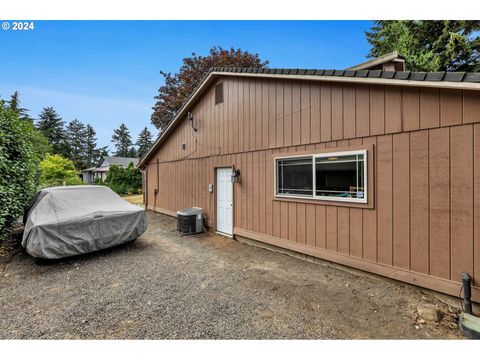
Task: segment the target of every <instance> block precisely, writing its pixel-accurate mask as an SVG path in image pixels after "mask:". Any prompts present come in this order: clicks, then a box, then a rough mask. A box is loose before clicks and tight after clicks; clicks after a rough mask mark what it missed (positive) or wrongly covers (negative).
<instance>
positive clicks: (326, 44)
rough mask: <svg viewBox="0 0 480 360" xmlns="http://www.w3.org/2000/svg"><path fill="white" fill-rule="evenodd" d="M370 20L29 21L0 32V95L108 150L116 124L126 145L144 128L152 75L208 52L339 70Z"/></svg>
mask: <svg viewBox="0 0 480 360" xmlns="http://www.w3.org/2000/svg"><path fill="white" fill-rule="evenodd" d="M371 26H372V23H371V22H370V21H34V30H28V31H13V30H11V29H9V30H0V59H1V60H0V64H1V66H0V97H1V98H2V99H5V100H8V99H9V98H10V95H11V94H12V93H13V92H14V91H19V93H20V100H21V106H22V107H24V108H27V109H29V110H30V115H31V116H32V117H34V118H37V117H38V114H39V113H40V111H41V110H42V108H43V107H46V106H53V107H54V108H55V110H56V111H57V112H58V113H59V114H60V116H62V118H63V120H65V121H66V122H69V121H71V120H73V119H75V118H76V119H78V120H80V121H82V122H83V123H86V124H91V125H92V126H93V127H94V129H95V131H96V132H97V137H98V145H99V146H109V148H110V150H113V144H112V143H111V136H112V133H113V130H114V129H115V128H117V127H118V126H119V125H120V124H121V123H122V122H123V123H125V124H126V125H127V127H128V128H129V129H130V133H131V135H132V139H133V141H134V142H135V141H136V138H137V136H138V134H139V132H140V131H141V130H142V129H143V128H144V127H145V126H147V127H148V128H149V129H150V130H151V131H152V133H153V134H154V137H156V135H157V131H156V129H155V127H154V126H153V125H151V123H150V115H151V113H152V109H151V108H152V106H153V104H154V103H155V99H154V96H155V95H156V94H157V93H158V88H159V87H160V86H161V85H162V84H163V77H162V76H161V75H160V73H159V72H160V70H163V71H166V72H172V73H175V72H177V71H178V69H179V67H180V66H181V65H182V59H183V58H185V57H188V56H190V55H191V53H192V52H195V53H196V54H198V55H205V54H208V51H209V49H210V48H211V47H212V46H222V47H224V48H230V47H235V48H241V49H242V50H247V51H249V52H252V53H258V54H259V55H260V57H261V59H262V60H269V62H270V63H269V66H270V67H280V68H318V69H343V68H346V67H349V66H352V65H354V64H357V63H360V62H363V61H365V60H366V55H367V54H368V51H369V45H368V43H367V41H366V39H365V31H366V30H368V29H369V28H370V27H371Z"/></svg>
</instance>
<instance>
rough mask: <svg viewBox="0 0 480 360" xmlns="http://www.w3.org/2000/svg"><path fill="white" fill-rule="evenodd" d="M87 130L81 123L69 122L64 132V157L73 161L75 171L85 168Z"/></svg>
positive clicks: (76, 121)
mask: <svg viewBox="0 0 480 360" xmlns="http://www.w3.org/2000/svg"><path fill="white" fill-rule="evenodd" d="M86 138H87V128H86V126H85V124H83V123H82V122H81V121H79V120H77V119H75V120H73V121H71V122H70V123H69V124H68V126H67V129H66V131H65V153H66V154H65V155H66V157H67V158H68V159H70V160H72V161H73V164H74V165H75V168H76V169H79V170H81V169H84V168H86V167H87V166H86V157H87V149H86V147H87V146H86Z"/></svg>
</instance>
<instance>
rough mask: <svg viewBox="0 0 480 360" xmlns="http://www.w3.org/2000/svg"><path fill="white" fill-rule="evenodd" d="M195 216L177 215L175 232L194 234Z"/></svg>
mask: <svg viewBox="0 0 480 360" xmlns="http://www.w3.org/2000/svg"><path fill="white" fill-rule="evenodd" d="M196 219H197V216H196V215H189V216H184V215H178V219H177V230H178V231H180V232H181V233H182V234H194V233H195V227H196Z"/></svg>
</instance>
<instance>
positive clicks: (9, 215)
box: [0, 101, 39, 239]
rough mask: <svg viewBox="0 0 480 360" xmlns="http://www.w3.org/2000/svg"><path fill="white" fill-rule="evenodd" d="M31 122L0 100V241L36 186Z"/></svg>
mask: <svg viewBox="0 0 480 360" xmlns="http://www.w3.org/2000/svg"><path fill="white" fill-rule="evenodd" d="M33 138H34V130H33V128H32V126H31V123H29V122H27V121H22V120H21V119H20V118H19V115H18V113H17V112H16V111H14V110H11V109H10V108H8V107H7V106H6V104H5V103H4V102H3V101H0V199H1V201H0V239H2V238H3V237H4V236H5V233H6V231H7V229H8V228H9V227H10V225H11V224H12V222H13V221H14V220H15V219H17V218H18V217H19V216H20V215H21V214H22V212H23V209H24V206H25V205H27V203H28V202H29V201H30V199H31V197H32V196H33V194H34V193H35V191H36V190H37V187H38V174H39V158H38V153H37V151H36V150H35V148H34V146H33V143H32V139H33Z"/></svg>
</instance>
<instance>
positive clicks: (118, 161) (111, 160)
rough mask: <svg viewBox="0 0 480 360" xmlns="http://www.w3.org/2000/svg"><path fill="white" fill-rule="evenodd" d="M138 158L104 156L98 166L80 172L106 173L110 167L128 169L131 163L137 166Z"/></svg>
mask: <svg viewBox="0 0 480 360" xmlns="http://www.w3.org/2000/svg"><path fill="white" fill-rule="evenodd" d="M139 160H140V159H139V158H129V157H119V156H104V157H103V160H102V162H101V163H100V164H98V166H96V167H91V168H88V169H83V170H82V171H81V172H87V171H96V172H107V171H108V170H109V168H110V165H118V166H122V167H125V168H126V167H128V165H130V163H131V162H133V165H134V166H137V165H138V162H139Z"/></svg>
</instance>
